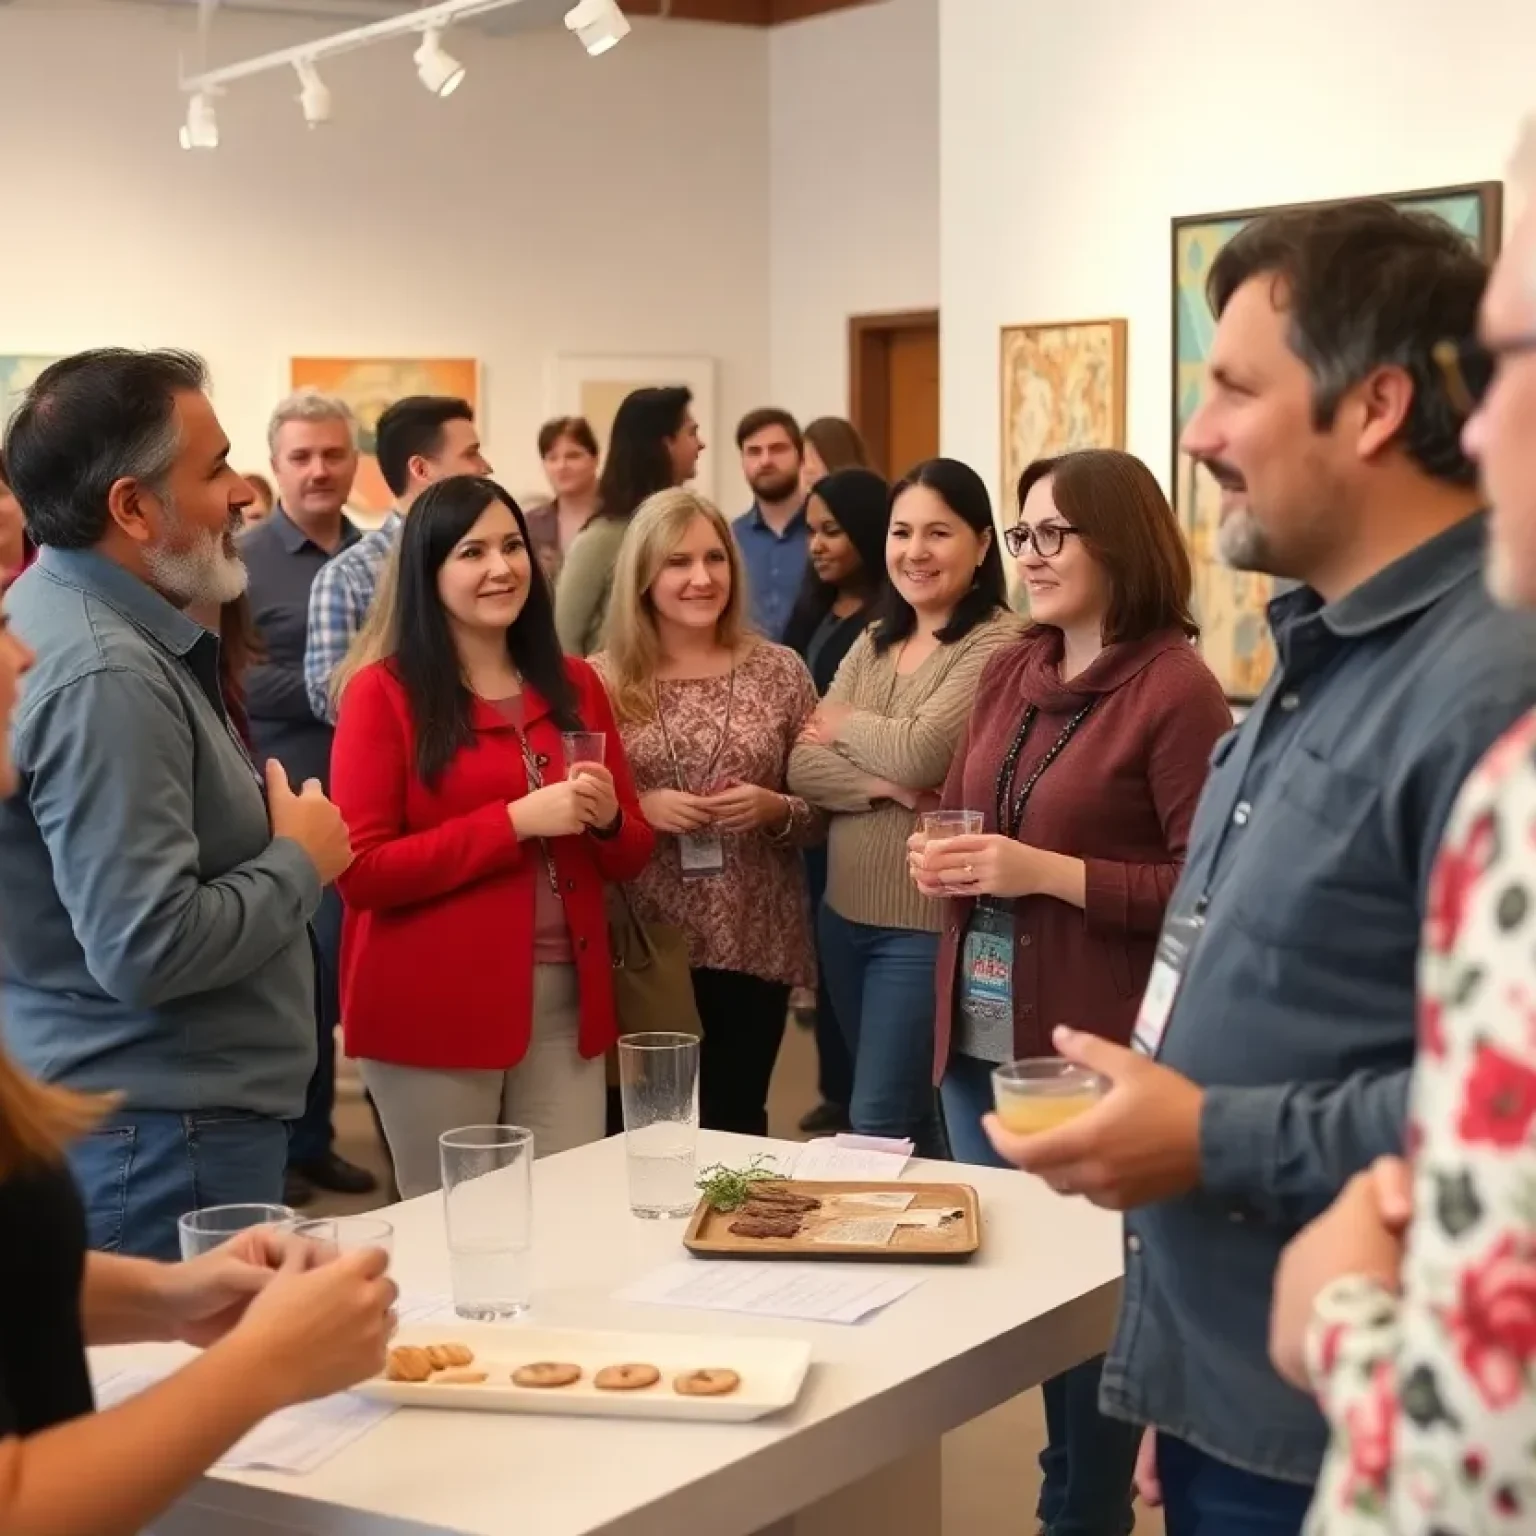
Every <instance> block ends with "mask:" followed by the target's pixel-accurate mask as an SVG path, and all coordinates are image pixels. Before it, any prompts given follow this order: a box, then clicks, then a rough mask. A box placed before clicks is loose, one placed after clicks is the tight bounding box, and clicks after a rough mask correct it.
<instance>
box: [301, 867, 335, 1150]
mask: <svg viewBox="0 0 1536 1536" xmlns="http://www.w3.org/2000/svg"><path fill="white" fill-rule="evenodd" d="M311 933H312V935H313V941H312V943H311V945H310V948H311V949H312V950H313V952H314V960H315V1043H316V1045H317V1046H318V1047H319V1054H318V1055H317V1056H316V1058H315V1072H314V1076H313V1077H311V1078H310V1080H309V1088H308V1090H307V1092H306V1093H305V1095H304V1113H303V1115H301V1116H300V1117H299V1119H297V1120H295V1121H294V1122H293V1137H292V1140H291V1141H290V1143H289V1146H288V1158H289V1161H290V1162H295V1163H317V1162H319V1161H320V1159H321V1158H323V1157H324V1156H325V1155H326V1153H327V1152H329V1151H330V1150H331V1143H332V1141H334V1140H335V1135H336V1133H335V1131H334V1130H333V1129H332V1126H331V1116H332V1114H333V1112H334V1110H335V1107H336V1026H337V1024H339V1023H340V1022H341V897H340V896H338V895H337V894H336V887H335V886H334V885H331V886H327V887H326V888H325V891H324V893H323V894H322V895H321V897H320V906H319V908H318V909H317V910H316V912H315V917H314V922H313V923H312V924H311Z"/></svg>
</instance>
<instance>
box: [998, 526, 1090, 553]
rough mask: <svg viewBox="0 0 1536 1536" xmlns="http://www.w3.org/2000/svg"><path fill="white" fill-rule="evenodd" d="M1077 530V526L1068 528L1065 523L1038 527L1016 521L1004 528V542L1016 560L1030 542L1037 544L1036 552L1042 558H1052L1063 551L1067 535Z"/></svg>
mask: <svg viewBox="0 0 1536 1536" xmlns="http://www.w3.org/2000/svg"><path fill="white" fill-rule="evenodd" d="M1076 532H1077V529H1076V528H1068V527H1067V526H1066V525H1065V524H1064V523H1042V524H1041V525H1040V526H1039V527H1038V528H1031V527H1030V526H1029V524H1028V523H1015V524H1014V525H1013V527H1012V528H1005V529H1003V543H1004V544H1006V545H1007V546H1008V553H1009V554H1010V555H1012V556H1013V558H1014V559H1015V560H1017V559H1018V558H1019V556H1020V555H1022V554H1023V553H1024V550H1025V547H1026V546H1027V545H1030V544H1033V545H1034V546H1035V553H1036V554H1037V555H1039V556H1040V558H1041V559H1042V560H1050V559H1052V558H1053V557H1054V556H1056V555H1059V554H1060V553H1061V546H1062V545H1063V544H1065V543H1066V542H1067V535H1068V534H1069V533H1076Z"/></svg>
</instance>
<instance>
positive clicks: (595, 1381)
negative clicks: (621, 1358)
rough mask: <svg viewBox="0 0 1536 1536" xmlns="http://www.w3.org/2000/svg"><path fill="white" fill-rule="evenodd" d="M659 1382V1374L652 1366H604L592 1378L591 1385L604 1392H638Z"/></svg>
mask: <svg viewBox="0 0 1536 1536" xmlns="http://www.w3.org/2000/svg"><path fill="white" fill-rule="evenodd" d="M660 1380H661V1372H660V1371H658V1370H657V1369H656V1367H655V1366H654V1365H642V1364H631V1365H605V1366H604V1367H603V1368H602V1370H600V1371H599V1372H598V1373H597V1375H596V1376H594V1377H593V1378H592V1385H593V1386H594V1387H599V1388H601V1389H602V1390H603V1391H604V1392H638V1391H639V1390H640V1389H641V1388H642V1387H654V1386H655V1385H656V1383H657V1382H658V1381H660Z"/></svg>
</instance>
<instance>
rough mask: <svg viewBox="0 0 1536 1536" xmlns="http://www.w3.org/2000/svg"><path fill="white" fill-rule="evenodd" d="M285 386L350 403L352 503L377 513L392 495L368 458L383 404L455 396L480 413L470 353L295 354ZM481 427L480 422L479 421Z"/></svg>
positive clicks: (477, 373) (476, 370)
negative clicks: (354, 442) (354, 453)
mask: <svg viewBox="0 0 1536 1536" xmlns="http://www.w3.org/2000/svg"><path fill="white" fill-rule="evenodd" d="M288 384H289V388H291V389H320V390H324V391H325V393H326V394H328V395H340V396H341V398H342V399H343V400H345V401H346V402H347V404H348V405H350V406H351V407H352V411H353V414H354V415H355V416H356V417H357V424H358V428H359V431H360V437H361V441H360V447H361V450H362V462H361V463H360V464H359V465H358V470H357V480H356V482H355V484H354V485H353V487H352V502H353V504H354V505H355V506H356V507H358V508H359V509H360V510H361V511H363V512H369V513H373V514H374V515H375V516H380V515H382V514H383V513H385V512H387V511H388V510H389V508H390V505H391V504H392V502H393V500H394V498H393V497H392V496H391V495H390V490H389V487H388V486H387V485H385V483H384V476H383V475H381V474H380V473H379V461H378V459H376V458H375V457H374V451H373V450H374V438H373V433H374V428H375V427H377V426H378V422H379V417H380V416H381V415H382V414H383V412H384V409H385V407H386V406H390V405H393V404H394V402H395V401H396V400H401V399H403V398H404V397H405V396H406V395H456V396H458V397H459V398H460V399H462V400H468V401H469V403H470V405H471V406H472V407H473V408H474V411H475V414H476V416H477V417H478V416H479V415H480V364H479V363H478V362H477V361H476V360H475V359H474V358H472V357H295V358H292V359H291V360H290V362H289V365H288ZM480 427H481V431H482V432H483V431H484V430H485V426H484V422H481V424H480Z"/></svg>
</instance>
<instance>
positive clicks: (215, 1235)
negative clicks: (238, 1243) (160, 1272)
mask: <svg viewBox="0 0 1536 1536" xmlns="http://www.w3.org/2000/svg"><path fill="white" fill-rule="evenodd" d="M293 1220H294V1213H293V1211H292V1210H290V1209H289V1208H288V1207H287V1206H286V1205H210V1206H208V1207H206V1208H205V1209H204V1210H201V1211H188V1212H187V1213H186V1215H185V1216H180V1217H178V1218H177V1220H176V1232H177V1235H178V1236H179V1237H180V1239H181V1256H182V1258H184V1259H195V1258H196V1257H197V1256H198V1255H199V1254H200V1253H210V1252H212V1250H213V1249H215V1248H217V1247H219V1245H220V1244H221V1243H227V1242H228V1241H229V1240H230V1238H232V1237H237V1236H239V1234H240V1233H242V1232H245V1231H248V1230H249V1229H250V1228H251V1227H276V1226H281V1225H284V1224H286V1223H288V1222H291V1221H293Z"/></svg>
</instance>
